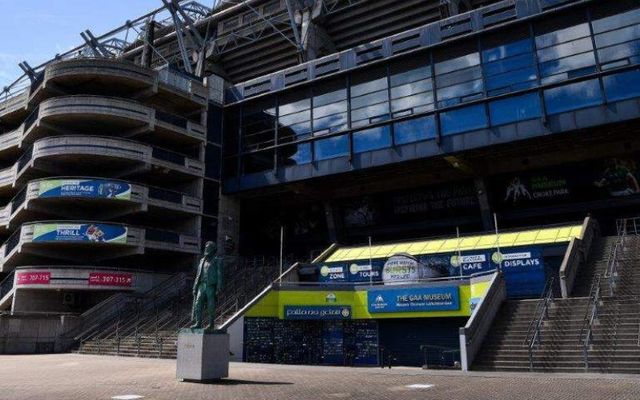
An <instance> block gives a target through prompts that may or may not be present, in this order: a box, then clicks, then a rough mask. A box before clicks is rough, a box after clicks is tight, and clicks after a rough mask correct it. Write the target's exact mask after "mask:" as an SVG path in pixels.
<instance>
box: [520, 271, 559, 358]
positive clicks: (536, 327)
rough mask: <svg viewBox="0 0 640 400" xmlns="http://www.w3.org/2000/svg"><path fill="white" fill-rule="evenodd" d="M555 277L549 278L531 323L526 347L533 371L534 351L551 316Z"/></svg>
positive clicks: (525, 343)
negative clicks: (550, 307) (544, 325)
mask: <svg viewBox="0 0 640 400" xmlns="http://www.w3.org/2000/svg"><path fill="white" fill-rule="evenodd" d="M554 281H555V277H553V276H552V277H551V278H549V280H547V283H546V284H545V287H544V289H543V291H542V295H541V298H540V301H538V305H537V306H536V309H535V311H534V313H533V316H534V319H533V320H531V322H530V323H529V328H528V329H527V334H526V337H525V341H524V345H526V346H527V347H528V353H529V370H530V371H533V351H534V349H535V348H537V346H538V345H539V344H540V341H541V335H540V330H541V328H542V323H543V322H544V320H545V319H546V318H547V317H548V316H549V306H550V304H551V303H552V302H553V282H554Z"/></svg>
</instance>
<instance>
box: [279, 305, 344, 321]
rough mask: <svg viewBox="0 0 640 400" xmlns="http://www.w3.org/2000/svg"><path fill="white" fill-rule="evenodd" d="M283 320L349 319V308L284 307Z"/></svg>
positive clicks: (337, 306)
mask: <svg viewBox="0 0 640 400" xmlns="http://www.w3.org/2000/svg"><path fill="white" fill-rule="evenodd" d="M284 319H290V320H342V319H351V306H339V305H336V306H291V305H285V306H284Z"/></svg>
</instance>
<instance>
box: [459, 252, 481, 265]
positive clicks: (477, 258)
mask: <svg viewBox="0 0 640 400" xmlns="http://www.w3.org/2000/svg"><path fill="white" fill-rule="evenodd" d="M460 261H461V262H462V263H463V264H464V263H477V262H485V261H487V256H486V255H484V254H476V255H468V256H460Z"/></svg>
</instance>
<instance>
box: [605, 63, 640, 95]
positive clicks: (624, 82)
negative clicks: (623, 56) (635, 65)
mask: <svg viewBox="0 0 640 400" xmlns="http://www.w3.org/2000/svg"><path fill="white" fill-rule="evenodd" d="M602 79H603V81H604V91H605V93H606V94H607V100H609V101H617V100H625V99H631V98H634V97H640V70H635V71H627V72H623V73H620V74H615V75H609V76H605V77H604V78H602Z"/></svg>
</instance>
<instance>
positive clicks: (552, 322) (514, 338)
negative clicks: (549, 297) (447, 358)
mask: <svg viewBox="0 0 640 400" xmlns="http://www.w3.org/2000/svg"><path fill="white" fill-rule="evenodd" d="M616 241H617V238H616V237H603V238H600V239H599V240H597V241H596V242H595V243H594V246H593V247H592V250H591V253H590V257H589V259H588V261H587V263H586V264H585V265H583V266H582V269H581V270H580V272H579V274H580V275H579V279H578V280H577V281H576V285H575V287H574V291H573V294H574V296H576V297H572V298H568V299H554V300H553V302H552V303H551V304H550V307H549V309H548V313H547V317H546V318H544V319H543V323H542V325H541V329H540V340H539V345H538V346H534V348H533V350H532V352H531V355H532V356H531V359H530V357H529V345H528V342H527V340H528V339H530V338H531V334H532V325H533V324H534V321H535V320H536V314H535V313H536V309H537V307H538V306H539V304H541V302H542V300H510V301H506V302H505V303H504V304H503V305H502V307H501V309H500V311H499V313H498V315H497V316H496V319H495V321H494V324H493V326H492V327H491V329H490V331H489V333H488V335H487V338H486V339H485V341H484V343H483V346H482V349H481V350H480V353H479V354H478V356H477V357H476V360H475V362H474V365H473V369H476V370H499V371H547V372H550V371H551V372H581V371H589V372H605V373H636V374H638V373H640V285H639V282H640V238H638V237H636V236H631V237H627V238H626V239H625V242H624V243H625V246H624V251H623V252H622V253H620V254H619V256H618V258H617V259H618V260H619V266H618V274H617V276H616V278H617V281H616V282H617V283H616V285H615V287H614V290H613V291H612V290H611V288H610V286H609V280H608V279H607V278H606V277H604V275H605V274H606V272H607V260H608V259H609V255H610V254H611V250H612V248H613V246H614V245H615V243H616ZM598 275H601V276H603V278H601V279H600V282H599V286H600V293H601V297H600V298H599V301H598V307H597V310H598V311H597V318H595V320H594V323H593V325H592V339H591V341H590V344H589V346H588V348H587V351H586V354H585V351H584V350H585V348H584V346H583V343H584V341H585V340H584V339H585V337H586V335H587V332H588V327H589V320H590V316H591V309H592V305H591V303H590V298H589V295H590V293H593V291H592V290H595V285H596V283H597V282H598V281H597V276H598ZM538 310H540V308H538ZM585 356H586V357H585ZM585 360H588V367H587V363H586V362H585Z"/></svg>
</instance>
